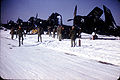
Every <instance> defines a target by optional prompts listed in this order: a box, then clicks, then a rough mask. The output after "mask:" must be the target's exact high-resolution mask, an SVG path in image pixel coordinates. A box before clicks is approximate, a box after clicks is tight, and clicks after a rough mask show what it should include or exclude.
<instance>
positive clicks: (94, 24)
mask: <svg viewBox="0 0 120 80" xmlns="http://www.w3.org/2000/svg"><path fill="white" fill-rule="evenodd" d="M103 9H104V11H103V10H102V9H100V8H99V7H95V8H94V9H93V10H92V11H91V12H90V13H89V14H88V15H87V16H80V15H76V14H77V5H76V6H75V10H74V19H69V20H68V21H72V20H73V25H74V26H75V27H76V28H81V29H82V32H85V33H89V34H91V33H92V32H96V33H97V34H101V35H114V36H120V27H118V26H117V25H116V23H115V20H114V18H113V16H112V13H111V11H110V9H108V8H107V7H106V6H105V5H103ZM103 12H104V15H105V21H103V20H102V19H101V18H100V17H101V15H102V14H103Z"/></svg>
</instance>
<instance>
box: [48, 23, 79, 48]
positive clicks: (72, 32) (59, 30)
mask: <svg viewBox="0 0 120 80" xmlns="http://www.w3.org/2000/svg"><path fill="white" fill-rule="evenodd" d="M63 31H64V27H62V26H61V25H59V26H58V27H57V28H56V27H54V28H53V38H55V32H57V38H58V40H59V41H61V40H62V39H63V34H64V33H63ZM69 31H70V32H69V36H70V39H71V47H75V46H76V38H77V30H76V28H75V26H72V29H71V30H69ZM48 34H49V36H52V34H51V27H50V26H49V27H48ZM78 35H79V36H81V29H80V31H79V33H78ZM79 38H80V37H79Z"/></svg>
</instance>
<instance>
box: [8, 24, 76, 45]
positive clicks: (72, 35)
mask: <svg viewBox="0 0 120 80" xmlns="http://www.w3.org/2000/svg"><path fill="white" fill-rule="evenodd" d="M63 30H64V27H62V26H61V25H59V26H58V27H57V26H56V27H54V28H53V31H52V30H51V27H50V26H48V34H49V36H52V34H51V32H53V38H55V35H56V34H55V33H56V32H57V38H58V40H59V41H61V40H62V39H63V38H62V37H63V33H62V31H63ZM15 33H16V38H17V35H18V40H19V46H21V44H22V45H23V40H24V38H23V35H24V34H25V32H24V30H23V29H22V28H21V26H19V28H18V30H16V32H15V30H14V28H11V32H10V34H11V39H13V38H14V34H15ZM43 33H44V30H43V28H42V27H40V26H38V27H37V34H38V42H39V41H40V42H42V36H41V35H42V34H43ZM69 36H70V39H71V47H75V46H76V37H77V31H76V29H75V27H74V26H72V29H71V30H70V34H69Z"/></svg>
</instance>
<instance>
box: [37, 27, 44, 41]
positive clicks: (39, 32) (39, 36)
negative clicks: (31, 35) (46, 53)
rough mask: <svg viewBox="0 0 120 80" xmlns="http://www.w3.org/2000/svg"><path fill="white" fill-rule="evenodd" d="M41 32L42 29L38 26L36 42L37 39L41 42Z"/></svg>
mask: <svg viewBox="0 0 120 80" xmlns="http://www.w3.org/2000/svg"><path fill="white" fill-rule="evenodd" d="M42 32H43V29H42V27H39V26H38V42H39V38H40V41H41V42H42V36H41V35H42Z"/></svg>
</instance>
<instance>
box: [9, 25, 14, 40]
mask: <svg viewBox="0 0 120 80" xmlns="http://www.w3.org/2000/svg"><path fill="white" fill-rule="evenodd" d="M10 34H11V39H13V38H14V28H13V27H12V28H11V31H10Z"/></svg>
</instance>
